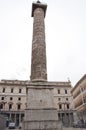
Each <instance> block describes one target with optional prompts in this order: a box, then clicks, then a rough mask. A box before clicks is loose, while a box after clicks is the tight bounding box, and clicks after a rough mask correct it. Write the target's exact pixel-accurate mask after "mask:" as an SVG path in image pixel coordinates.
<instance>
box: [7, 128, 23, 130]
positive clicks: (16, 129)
mask: <svg viewBox="0 0 86 130" xmlns="http://www.w3.org/2000/svg"><path fill="white" fill-rule="evenodd" d="M5 130H22V129H18V128H16V129H8V128H6V129H5Z"/></svg>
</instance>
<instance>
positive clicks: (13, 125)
mask: <svg viewBox="0 0 86 130" xmlns="http://www.w3.org/2000/svg"><path fill="white" fill-rule="evenodd" d="M8 128H9V129H15V128H16V125H15V123H14V122H10V123H9V126H8Z"/></svg>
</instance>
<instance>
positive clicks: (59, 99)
mask: <svg viewBox="0 0 86 130" xmlns="http://www.w3.org/2000/svg"><path fill="white" fill-rule="evenodd" d="M58 101H61V98H58ZM66 101H68V98H66Z"/></svg>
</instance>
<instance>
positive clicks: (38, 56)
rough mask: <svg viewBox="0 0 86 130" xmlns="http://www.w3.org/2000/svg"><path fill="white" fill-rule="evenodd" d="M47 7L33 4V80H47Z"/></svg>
mask: <svg viewBox="0 0 86 130" xmlns="http://www.w3.org/2000/svg"><path fill="white" fill-rule="evenodd" d="M46 8H47V5H44V4H40V2H38V3H37V4H33V6H32V17H34V23H33V40H32V61H31V80H35V81H36V80H42V81H43V80H44V81H45V80H47V72H46V71H47V69H46V45H45V24H44V17H45V13H46Z"/></svg>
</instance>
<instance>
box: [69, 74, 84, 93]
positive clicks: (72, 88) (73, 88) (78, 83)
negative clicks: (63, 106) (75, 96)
mask: <svg viewBox="0 0 86 130" xmlns="http://www.w3.org/2000/svg"><path fill="white" fill-rule="evenodd" d="M85 78H86V74H84V76H83V77H82V78H81V79H80V80H79V81H78V82H77V83H76V84H75V86H74V87H73V88H72V90H71V92H73V91H74V90H75V89H76V88H77V86H78V85H79V84H80V83H81V82H82V81H83V80H84V79H85Z"/></svg>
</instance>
